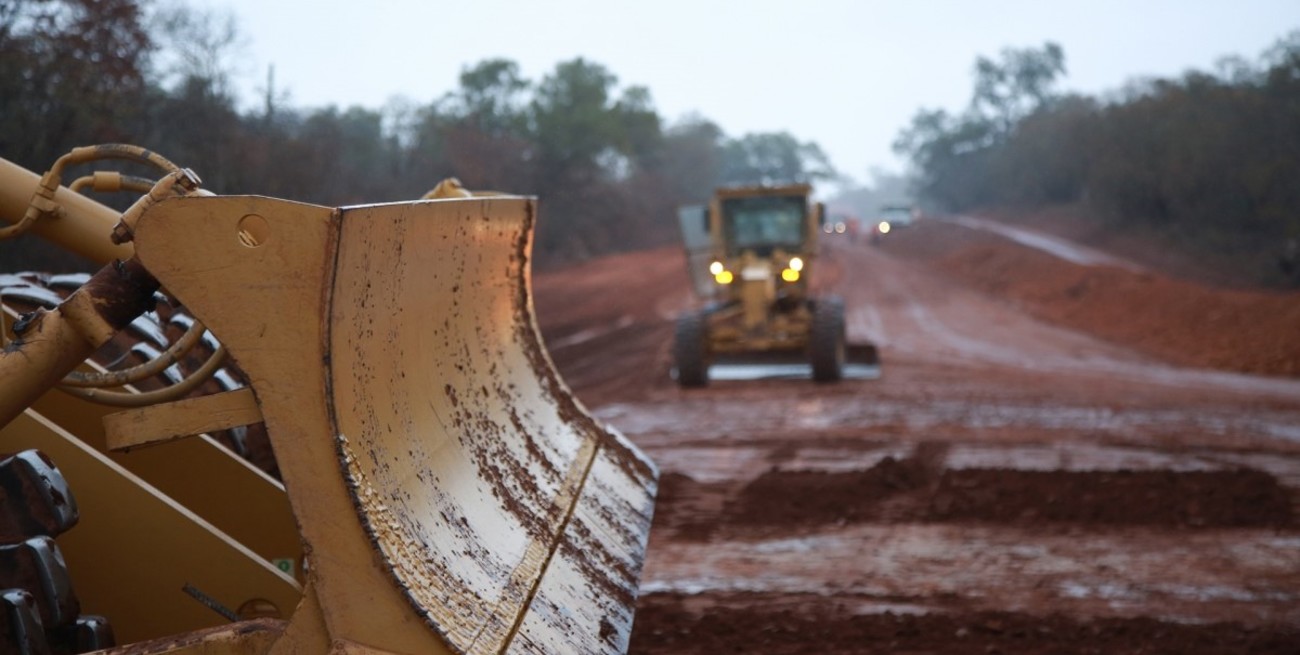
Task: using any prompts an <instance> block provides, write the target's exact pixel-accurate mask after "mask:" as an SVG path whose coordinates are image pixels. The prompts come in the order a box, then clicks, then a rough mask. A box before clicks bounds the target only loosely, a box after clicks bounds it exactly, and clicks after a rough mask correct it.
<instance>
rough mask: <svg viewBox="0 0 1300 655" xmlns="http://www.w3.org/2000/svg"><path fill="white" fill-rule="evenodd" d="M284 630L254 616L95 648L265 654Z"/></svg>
mask: <svg viewBox="0 0 1300 655" xmlns="http://www.w3.org/2000/svg"><path fill="white" fill-rule="evenodd" d="M283 633H284V621H280V620H276V619H255V620H249V621H240V622H238V623H230V624H227V625H222V626H217V627H215V628H206V629H203V630H195V631H192V632H187V633H185V634H181V635H176V636H169V637H161V638H158V639H151V640H148V641H142V642H136V643H132V644H129V645H126V646H121V647H118V648H110V649H108V650H104V651H96V655H263V654H264V653H266V652H267V651H268V650H269V649H270V648H271V645H272V644H274V643H275V640H276V639H279V638H280V635H281V634H283ZM326 650H327V648H326V647H322V648H320V649H319V650H318V651H316V652H318V653H324V652H326Z"/></svg>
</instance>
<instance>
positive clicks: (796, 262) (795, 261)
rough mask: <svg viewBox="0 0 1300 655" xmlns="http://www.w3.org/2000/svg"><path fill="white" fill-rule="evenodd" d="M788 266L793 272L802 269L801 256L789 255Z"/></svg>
mask: <svg viewBox="0 0 1300 655" xmlns="http://www.w3.org/2000/svg"><path fill="white" fill-rule="evenodd" d="M789 268H790V270H792V271H794V272H796V273H798V272H799V271H802V270H803V259H802V258H799V257H791V258H790V266H789Z"/></svg>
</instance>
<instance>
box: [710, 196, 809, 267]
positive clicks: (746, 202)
mask: <svg viewBox="0 0 1300 655" xmlns="http://www.w3.org/2000/svg"><path fill="white" fill-rule="evenodd" d="M806 206H807V201H806V200H804V197H803V196H767V197H760V198H728V199H725V200H723V201H722V215H723V220H724V223H723V224H724V226H725V228H726V230H727V243H729V244H730V250H731V251H732V252H733V253H735V252H739V251H741V250H755V251H757V254H759V255H760V256H765V255H767V254H769V253H770V252H771V251H772V249H773V248H777V247H780V248H785V249H797V248H798V247H799V246H800V245H802V244H803V239H804V220H805V218H804V211H805V210H806Z"/></svg>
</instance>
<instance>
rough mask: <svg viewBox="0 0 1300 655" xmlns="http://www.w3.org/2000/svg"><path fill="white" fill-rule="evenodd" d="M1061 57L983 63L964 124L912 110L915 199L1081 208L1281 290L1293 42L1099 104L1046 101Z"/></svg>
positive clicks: (1048, 54)
mask: <svg viewBox="0 0 1300 655" xmlns="http://www.w3.org/2000/svg"><path fill="white" fill-rule="evenodd" d="M1063 71H1064V56H1063V55H1062V54H1061V53H1060V50H1059V48H1056V47H1055V46H1052V45H1051V44H1048V46H1046V47H1045V48H1044V49H1042V50H1039V51H1014V50H1008V51H1004V52H1003V56H1002V59H1001V63H995V62H991V61H990V60H987V59H983V58H981V59H980V60H979V63H978V64H977V66H976V83H975V91H974V98H973V99H972V102H971V106H970V109H969V110H968V111H967V112H966V113H965V114H963V115H962V116H951V115H948V114H946V113H944V112H942V111H921V112H919V113H918V114H917V115H916V117H914V118H913V120H912V124H911V125H910V126H909V127H908V128H906V129H904V130H903V131H902V133H901V134H900V135H899V137H898V139H897V140H896V142H895V149H896V150H898V151H899V152H901V153H906V154H907V155H909V156H910V157H911V159H912V161H913V163H914V165H915V166H916V168H917V170H918V179H919V182H918V185H917V186H918V188H917V191H918V192H919V193H920V194H921V195H922V196H923V197H924V198H925V199H926V200H928V201H929V202H930V203H932V204H935V205H938V206H939V207H941V208H944V209H949V210H955V211H962V210H969V209H973V208H980V207H993V206H1001V207H1027V208H1033V207H1043V206H1047V205H1079V206H1082V207H1084V208H1085V209H1087V210H1088V212H1087V213H1088V214H1089V215H1091V216H1094V217H1096V219H1097V220H1101V221H1107V222H1109V223H1111V224H1114V225H1122V224H1141V225H1145V226H1148V227H1149V228H1150V229H1152V230H1156V231H1157V232H1163V233H1165V234H1167V235H1169V236H1170V238H1171V239H1173V240H1177V241H1178V242H1180V243H1183V244H1185V245H1187V246H1188V247H1190V248H1192V249H1193V250H1195V251H1199V252H1203V253H1206V254H1214V255H1216V256H1228V257H1229V258H1231V257H1236V258H1237V266H1239V271H1238V273H1239V274H1240V275H1243V276H1253V277H1255V278H1256V279H1260V280H1264V281H1270V280H1271V281H1277V278H1276V267H1275V266H1273V264H1274V262H1273V261H1272V257H1273V256H1274V254H1276V253H1278V252H1280V251H1281V250H1282V247H1283V246H1282V244H1284V243H1285V242H1286V241H1287V240H1288V239H1297V238H1300V183H1297V181H1298V180H1300V32H1296V33H1293V34H1292V35H1291V36H1289V37H1287V38H1286V39H1283V40H1282V41H1281V42H1279V43H1278V44H1277V45H1276V46H1274V47H1273V48H1271V49H1270V50H1269V51H1268V52H1267V53H1266V54H1265V55H1264V57H1262V58H1261V59H1260V61H1259V62H1258V63H1257V64H1253V65H1252V64H1251V63H1250V62H1247V61H1245V60H1242V59H1240V58H1233V59H1228V60H1224V61H1222V62H1221V63H1220V66H1219V72H1218V73H1217V74H1211V73H1205V72H1195V71H1193V72H1190V73H1187V74H1186V75H1184V76H1183V77H1181V78H1179V79H1161V80H1150V81H1146V82H1143V83H1136V84H1131V85H1130V86H1129V87H1128V88H1127V89H1126V90H1125V91H1124V93H1123V94H1121V95H1118V96H1117V97H1114V98H1111V99H1108V100H1101V99H1094V98H1086V97H1077V96H1072V97H1065V98H1061V97H1057V96H1055V95H1053V94H1052V93H1051V92H1050V90H1051V88H1052V86H1053V83H1054V81H1055V79H1056V76H1057V75H1059V74H1060V73H1062V72H1063Z"/></svg>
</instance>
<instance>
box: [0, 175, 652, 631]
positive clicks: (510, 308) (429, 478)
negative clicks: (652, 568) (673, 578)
mask: <svg viewBox="0 0 1300 655" xmlns="http://www.w3.org/2000/svg"><path fill="white" fill-rule="evenodd" d="M0 186H4V185H3V184H0ZM55 198H56V201H57V202H62V201H61V198H62V195H61V194H56V196H55ZM63 208H64V211H65V215H66V214H71V213H74V212H73V211H72V210H69V209H68V206H67V205H63ZM0 209H4V216H5V218H6V219H8V220H10V221H11V222H13V221H14V220H15V219H13V218H11V216H12V214H11V213H10V211H9V210H8V205H0ZM134 218H135V220H134V221H133V223H134V224H133V227H132V229H131V231H130V232H131V236H132V237H133V239H134V255H135V257H136V258H137V259H138V261H139V262H140V263H141V264H142V266H143V268H144V269H145V270H147V271H148V273H149V274H150V275H152V276H153V277H155V278H156V279H157V280H158V281H159V282H160V283H161V284H162V286H163V287H164V288H165V289H166V290H167V291H168V292H169V293H170V294H173V295H174V296H175V297H177V298H178V299H179V300H180V301H181V302H182V303H184V305H185V306H186V307H187V308H189V309H190V310H191V311H192V312H193V313H194V314H195V316H196V317H197V318H198V319H199V320H201V321H203V322H204V323H205V324H206V325H207V326H209V328H210V329H211V331H212V333H213V334H215V335H216V336H217V337H218V338H219V339H220V340H221V342H222V344H223V345H224V347H225V348H226V349H228V350H229V352H230V354H231V356H232V357H233V359H234V360H235V361H236V362H237V363H238V365H239V366H240V367H241V369H242V370H243V371H244V373H245V374H246V376H247V377H248V379H249V381H250V388H251V393H244V394H242V395H240V396H238V397H235V396H233V395H230V394H219V395H217V396H205V397H201V398H198V399H187V400H182V401H178V402H174V403H165V404H159V405H154V406H150V407H143V408H138V409H132V410H129V411H128V412H124V413H122V414H119V415H118V416H117V418H116V419H114V418H113V417H112V416H110V417H109V419H108V420H106V423H108V435H107V439H108V442H109V443H110V445H111V444H112V443H114V442H116V443H119V444H122V443H129V444H131V445H136V446H139V445H141V444H146V443H152V442H162V441H166V440H169V439H172V438H175V437H178V436H180V434H183V433H192V432H198V431H202V430H206V429H215V428H216V427H226V426H228V425H230V424H231V423H232V422H239V421H244V422H248V421H251V420H255V419H258V418H260V419H262V420H264V421H265V424H266V427H267V432H268V434H269V437H270V439H271V444H272V446H273V448H274V450H275V455H276V460H277V463H278V465H279V468H280V472H281V474H282V476H283V480H284V489H285V491H286V492H287V500H288V504H289V505H290V506H291V507H292V512H293V517H294V521H295V522H296V525H297V527H298V530H299V533H300V536H301V543H302V550H303V552H304V553H305V554H304V556H303V557H304V562H303V564H304V565H303V567H302V569H301V570H300V571H298V572H299V573H300V574H301V579H302V581H303V583H304V585H303V587H302V591H301V592H300V593H301V596H300V601H299V602H298V603H297V607H296V608H289V607H284V608H280V609H281V611H280V612H279V614H280V616H281V617H282V618H287V620H276V619H257V620H252V621H243V622H240V623H233V624H228V625H221V624H220V622H217V621H214V622H213V626H214V627H212V628H210V629H209V630H206V631H200V632H189V633H186V634H181V635H177V634H175V633H174V632H166V631H165V630H167V629H169V627H163V628H155V629H154V632H153V633H152V634H148V633H147V631H146V632H145V636H149V637H156V638H157V639H155V640H152V641H148V640H147V641H140V642H138V643H136V644H133V645H127V646H123V647H121V650H120V651H115V652H123V653H131V652H173V653H189V652H204V653H209V652H217V653H227V652H228V653H326V652H334V653H351V652H381V653H384V652H387V653H440V652H448V653H504V652H520V653H529V652H536V653H543V652H621V651H623V650H625V649H626V647H627V638H628V636H629V634H630V629H631V623H632V615H633V608H634V602H635V598H636V589H637V578H638V575H639V571H640V566H641V562H642V559H643V554H644V549H645V545H646V537H647V534H648V531H649V526H650V519H651V514H652V511H653V498H654V493H655V486H656V477H657V473H656V469H655V467H654V466H653V464H652V463H651V462H650V461H649V460H648V459H646V458H645V457H644V456H643V455H641V454H640V453H639V451H637V450H636V448H635V447H633V446H632V445H631V444H629V443H628V442H627V441H626V440H625V439H624V438H623V437H622V436H621V435H619V434H618V433H617V432H614V431H612V430H610V429H609V428H607V427H605V426H602V425H600V424H598V423H597V422H595V421H594V420H593V419H592V418H591V417H590V416H589V415H588V414H587V413H586V411H585V410H584V409H583V408H582V406H581V405H580V404H579V403H578V401H577V400H576V399H575V398H574V397H573V396H572V394H571V393H570V392H569V390H568V389H567V387H565V385H564V383H563V382H562V381H561V380H560V379H559V377H558V376H557V375H556V373H555V371H554V369H553V367H552V365H551V363H550V361H549V358H548V356H547V354H546V351H545V348H544V347H543V345H542V343H541V339H540V337H539V336H538V333H537V329H536V325H535V320H534V317H533V308H532V296H531V290H530V288H529V284H530V282H529V275H530V273H529V256H530V250H531V238H532V230H533V222H534V219H535V205H534V202H533V201H532V200H530V199H527V198H520V197H509V196H497V197H492V198H474V197H469V198H462V199H451V200H432V201H417V202H411V203H396V204H385V205H368V206H358V207H344V208H327V207H319V206H314V205H307V204H301V203H293V202H288V201H282V200H275V199H270V198H261V197H237V196H215V197H213V196H208V197H203V196H198V195H187V196H180V197H165V198H162V199H160V200H158V201H156V202H153V203H150V205H149V206H147V207H145V208H144V209H143V210H142V211H140V212H139V213H138V216H136V217H134ZM54 220H59V219H51V220H50V221H49V222H50V223H53V222H54ZM41 222H44V221H37V222H36V225H37V226H39V224H40V223H41ZM115 222H116V221H115ZM97 225H99V226H100V227H96V228H95V231H96V232H98V233H99V234H100V235H102V234H104V232H103V231H102V229H103V228H102V225H103V222H102V221H101V222H100V223H98V224H97ZM33 229H38V228H37V227H33ZM19 393H27V392H25V391H24V390H21V389H15V388H13V385H12V384H11V383H10V381H9V380H8V379H7V378H0V397H5V398H7V397H10V396H11V395H15V396H16V395H17V394H19ZM196 407H197V408H199V409H201V410H203V411H202V412H201V413H202V414H203V417H202V418H195V417H194V410H195V408H196ZM217 410H221V411H217ZM227 410H238V411H227ZM28 411H29V412H30V411H31V410H28ZM241 412H242V413H241ZM218 414H220V415H221V416H220V417H218V416H217V415H218ZM232 416H234V417H233V418H232ZM24 420H26V419H24ZM15 422H18V421H15ZM177 426H184V427H177ZM6 429H7V428H6ZM5 436H6V433H5V432H3V431H0V449H3V448H4V446H3V444H4V437H5ZM180 443H185V442H184V441H182V442H180ZM168 447H170V446H158V449H163V448H168ZM149 450H151V449H145V450H142V451H139V452H140V453H141V454H144V453H147V452H149ZM129 456H131V455H128V457H129ZM70 483H71V484H72V486H73V489H74V491H75V490H76V484H77V480H73V479H71V478H70ZM91 493H93V492H91ZM83 513H85V514H88V513H89V510H87V509H85V508H84V507H83ZM236 527H241V526H236ZM242 527H247V526H242ZM77 529H80V528H77ZM75 531H76V529H74V531H73V532H75ZM70 534H71V533H70ZM245 550H246V549H245ZM69 559H70V562H69V567H70V568H73V571H72V573H73V578H74V583H75V580H76V574H77V571H76V570H75V568H74V567H73V566H72V562H71V559H72V558H71V557H70V558H69ZM234 584H236V585H237V584H238V581H234ZM250 586H251V585H250ZM167 602H177V601H175V600H171V601H168V600H164V599H159V601H158V603H159V605H163V604H165V603H167ZM214 602H218V604H221V603H222V602H224V603H225V604H227V605H229V604H232V602H233V599H231V598H225V599H222V598H214ZM88 609H93V610H94V611H96V612H99V613H103V614H106V615H108V618H109V619H110V621H111V620H112V618H113V617H112V614H111V612H112V608H111V607H102V608H88ZM243 616H244V614H243V613H240V617H241V618H242V617H243ZM139 634H141V633H135V635H137V636H138V635H139Z"/></svg>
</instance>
